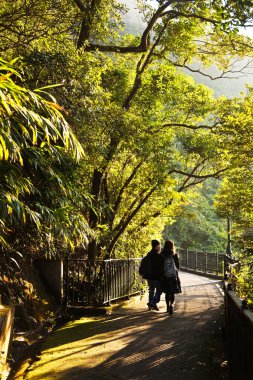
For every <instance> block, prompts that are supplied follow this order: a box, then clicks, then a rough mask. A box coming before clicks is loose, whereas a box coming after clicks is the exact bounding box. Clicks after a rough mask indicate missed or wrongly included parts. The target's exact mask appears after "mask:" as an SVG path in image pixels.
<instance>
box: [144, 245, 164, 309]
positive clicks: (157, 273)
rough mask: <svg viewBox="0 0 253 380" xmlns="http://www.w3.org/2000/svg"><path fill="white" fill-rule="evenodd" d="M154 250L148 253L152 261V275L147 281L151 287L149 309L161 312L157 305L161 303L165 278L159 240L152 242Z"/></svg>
mask: <svg viewBox="0 0 253 380" xmlns="http://www.w3.org/2000/svg"><path fill="white" fill-rule="evenodd" d="M151 244H152V250H151V251H150V252H149V253H148V258H149V259H150V269H151V272H150V275H149V278H148V279H147V281H148V286H149V297H148V309H149V310H157V311H158V310H159V308H158V306H157V304H158V303H159V302H160V298H161V294H162V290H161V278H162V276H163V263H164V258H163V256H161V255H160V252H161V244H160V242H159V241H158V240H152V242H151Z"/></svg>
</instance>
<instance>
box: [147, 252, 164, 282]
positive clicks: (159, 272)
mask: <svg viewBox="0 0 253 380" xmlns="http://www.w3.org/2000/svg"><path fill="white" fill-rule="evenodd" d="M148 257H149V259H150V263H151V275H150V276H149V280H161V278H162V276H163V265H164V257H163V256H162V255H160V253H158V252H156V251H155V250H153V249H152V251H150V252H149V253H148Z"/></svg>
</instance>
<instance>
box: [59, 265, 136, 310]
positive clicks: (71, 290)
mask: <svg viewBox="0 0 253 380" xmlns="http://www.w3.org/2000/svg"><path fill="white" fill-rule="evenodd" d="M140 260H141V259H128V260H120V259H119V260H117V259H114V260H96V261H89V260H82V259H68V260H67V263H66V268H65V280H64V281H65V287H64V288H65V291H64V293H65V294H64V299H65V303H66V305H72V306H73V305H83V306H95V305H97V306H99V305H105V304H110V302H111V301H114V300H118V299H120V298H124V297H129V296H131V295H134V294H137V293H140V292H141V290H142V289H143V285H142V278H141V277H140V275H139V273H138V269H139V264H140Z"/></svg>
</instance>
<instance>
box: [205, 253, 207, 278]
mask: <svg viewBox="0 0 253 380" xmlns="http://www.w3.org/2000/svg"><path fill="white" fill-rule="evenodd" d="M206 272H207V251H205V273H206Z"/></svg>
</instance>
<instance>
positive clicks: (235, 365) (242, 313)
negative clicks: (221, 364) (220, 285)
mask: <svg viewBox="0 0 253 380" xmlns="http://www.w3.org/2000/svg"><path fill="white" fill-rule="evenodd" d="M229 289H230V288H229V287H228V288H227V289H226V291H225V319H226V323H225V326H226V346H227V355H228V363H229V379H230V380H251V379H252V377H253V314H252V312H251V311H249V310H248V309H247V303H246V302H245V301H244V300H241V299H240V298H239V297H237V295H236V294H235V292H234V291H232V290H229Z"/></svg>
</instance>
